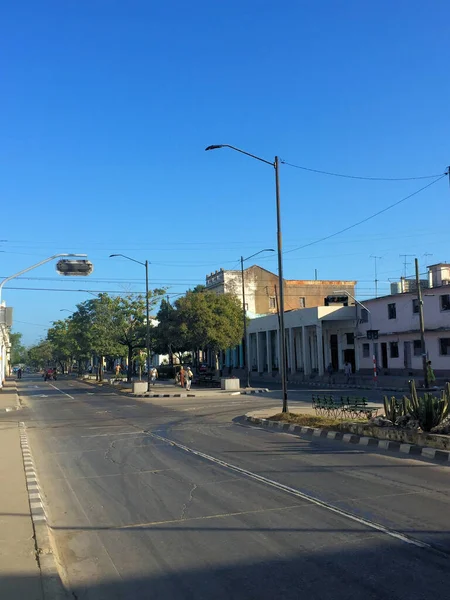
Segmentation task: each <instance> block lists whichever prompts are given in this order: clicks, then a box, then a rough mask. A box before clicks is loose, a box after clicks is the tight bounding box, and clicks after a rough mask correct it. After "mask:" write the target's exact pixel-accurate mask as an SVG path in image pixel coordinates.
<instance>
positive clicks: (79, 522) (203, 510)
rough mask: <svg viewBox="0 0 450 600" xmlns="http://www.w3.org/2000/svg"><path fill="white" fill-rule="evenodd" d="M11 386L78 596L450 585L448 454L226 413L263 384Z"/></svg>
mask: <svg viewBox="0 0 450 600" xmlns="http://www.w3.org/2000/svg"><path fill="white" fill-rule="evenodd" d="M20 393H21V397H22V400H23V402H24V403H25V404H26V408H25V409H24V410H23V411H22V417H21V418H22V420H24V421H25V423H26V425H27V429H28V436H29V441H30V447H31V449H32V452H33V454H34V457H35V462H36V466H37V470H38V476H39V479H40V482H41V485H42V486H43V490H44V493H45V500H46V503H47V510H48V514H49V520H50V525H51V527H52V534H53V536H54V540H55V546H56V548H57V552H58V558H59V561H60V564H61V570H62V572H63V576H64V580H65V581H66V583H67V584H68V585H70V588H71V589H72V591H73V592H74V597H76V598H77V599H78V600H82V599H83V600H85V599H90V600H100V599H108V600H115V599H118V598H121V599H124V598H127V599H128V598H130V599H133V600H134V599H136V600H140V599H152V600H153V599H157V600H159V599H164V600H166V599H174V600H178V599H180V600H181V599H183V600H198V599H202V600H203V599H205V600H210V599H212V598H214V599H217V600H225V599H227V600H228V599H230V598H233V600H239V599H246V600H247V599H255V600H256V599H258V600H265V599H273V598H283V599H294V598H295V599H299V598H305V599H306V598H308V599H310V598H311V599H317V600H319V599H320V600H327V599H330V600H331V599H333V600H335V599H342V600H351V599H355V600H356V599H363V598H364V599H365V600H369V599H377V600H381V599H389V600H397V599H398V600H416V599H422V598H423V599H427V600H428V599H430V598H433V597H434V596H436V597H438V598H442V599H443V598H446V597H448V573H449V568H450V531H449V524H448V523H449V520H448V515H449V514H450V484H449V481H450V479H449V475H450V471H449V469H448V467H445V466H441V465H437V464H434V463H432V462H427V461H424V460H417V459H414V460H413V459H410V458H408V457H406V456H405V457H403V456H401V457H399V456H397V455H393V454H389V453H387V452H386V453H383V452H382V451H374V450H371V449H370V448H367V449H366V448H364V449H361V448H360V447H358V448H353V447H351V446H350V445H348V444H343V443H341V442H334V441H331V440H327V439H315V440H313V441H307V440H302V439H300V438H298V437H295V436H291V435H289V434H284V433H273V432H269V431H263V430H260V429H257V428H253V427H249V426H246V424H245V423H244V422H242V421H241V420H239V419H238V418H237V417H238V416H239V415H242V414H243V413H245V412H246V411H248V410H251V409H253V408H255V409H257V408H264V407H266V406H273V404H274V397H264V396H229V397H223V396H221V397H217V396H216V397H214V398H213V397H211V398H205V397H203V398H186V399H183V398H173V399H169V398H166V399H163V398H161V399H152V401H151V402H149V401H145V402H144V401H142V400H140V399H131V398H126V397H123V396H121V395H117V394H115V393H114V392H112V391H102V390H98V389H97V388H93V387H91V386H88V385H86V384H82V383H80V382H77V381H58V382H56V383H53V384H50V383H43V381H42V379H40V380H38V379H34V380H33V379H24V380H22V382H21V383H20ZM275 396H276V394H275ZM292 398H293V400H292V401H293V402H301V401H302V399H304V398H306V396H305V397H303V396H301V394H298V396H297V399H295V395H294V394H293V395H292Z"/></svg>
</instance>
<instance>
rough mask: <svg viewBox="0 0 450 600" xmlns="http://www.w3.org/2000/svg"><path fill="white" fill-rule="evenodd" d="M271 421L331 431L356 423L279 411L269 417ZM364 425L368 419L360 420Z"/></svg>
mask: <svg viewBox="0 0 450 600" xmlns="http://www.w3.org/2000/svg"><path fill="white" fill-rule="evenodd" d="M269 421H282V422H283V423H292V424H294V425H301V426H302V427H315V428H318V429H326V430H330V431H336V430H339V431H343V430H345V429H347V427H348V425H349V424H350V423H354V422H355V419H336V418H333V417H321V416H319V415H304V414H300V415H299V414H295V413H278V414H277V415H273V417H270V418H269ZM358 423H359V424H361V425H364V424H366V423H367V421H366V420H363V419H362V420H361V421H358Z"/></svg>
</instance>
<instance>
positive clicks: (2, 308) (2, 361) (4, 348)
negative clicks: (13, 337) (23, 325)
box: [0, 301, 12, 389]
mask: <svg viewBox="0 0 450 600" xmlns="http://www.w3.org/2000/svg"><path fill="white" fill-rule="evenodd" d="M11 327H12V308H9V307H7V306H6V303H5V302H4V301H3V302H2V303H1V304H0V389H1V388H2V387H3V384H4V383H5V379H6V376H7V375H9V361H10V353H11V342H10V337H9V332H10V330H11Z"/></svg>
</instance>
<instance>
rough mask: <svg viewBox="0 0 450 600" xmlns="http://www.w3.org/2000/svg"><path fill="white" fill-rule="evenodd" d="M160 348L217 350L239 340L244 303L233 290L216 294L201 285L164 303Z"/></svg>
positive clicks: (160, 322)
mask: <svg viewBox="0 0 450 600" xmlns="http://www.w3.org/2000/svg"><path fill="white" fill-rule="evenodd" d="M157 318H158V321H159V325H158V339H159V345H160V348H161V349H165V350H166V351H167V349H170V348H172V350H173V351H176V352H183V351H186V350H188V349H189V350H194V349H200V348H208V349H209V350H211V351H213V352H214V353H216V354H217V353H218V352H219V351H221V350H225V349H226V348H230V347H232V346H235V345H237V344H239V343H240V341H241V339H242V335H243V323H242V306H241V303H240V302H239V300H238V299H237V298H236V297H235V296H233V295H231V294H215V293H213V292H209V291H206V290H205V289H204V288H203V287H202V286H198V288H196V289H195V290H193V291H189V292H187V294H186V295H185V296H183V297H182V298H179V299H178V300H177V301H176V302H175V305H174V306H173V307H172V306H170V305H168V303H165V302H164V303H161V308H160V311H159V313H158V316H157Z"/></svg>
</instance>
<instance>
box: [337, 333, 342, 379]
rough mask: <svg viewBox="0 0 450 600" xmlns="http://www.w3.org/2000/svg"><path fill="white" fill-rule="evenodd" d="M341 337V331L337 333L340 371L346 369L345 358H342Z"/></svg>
mask: <svg viewBox="0 0 450 600" xmlns="http://www.w3.org/2000/svg"><path fill="white" fill-rule="evenodd" d="M341 336H342V333H341V331H340V330H339V331H338V332H337V349H338V361H339V371H342V370H343V369H344V357H343V356H342V344H341Z"/></svg>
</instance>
